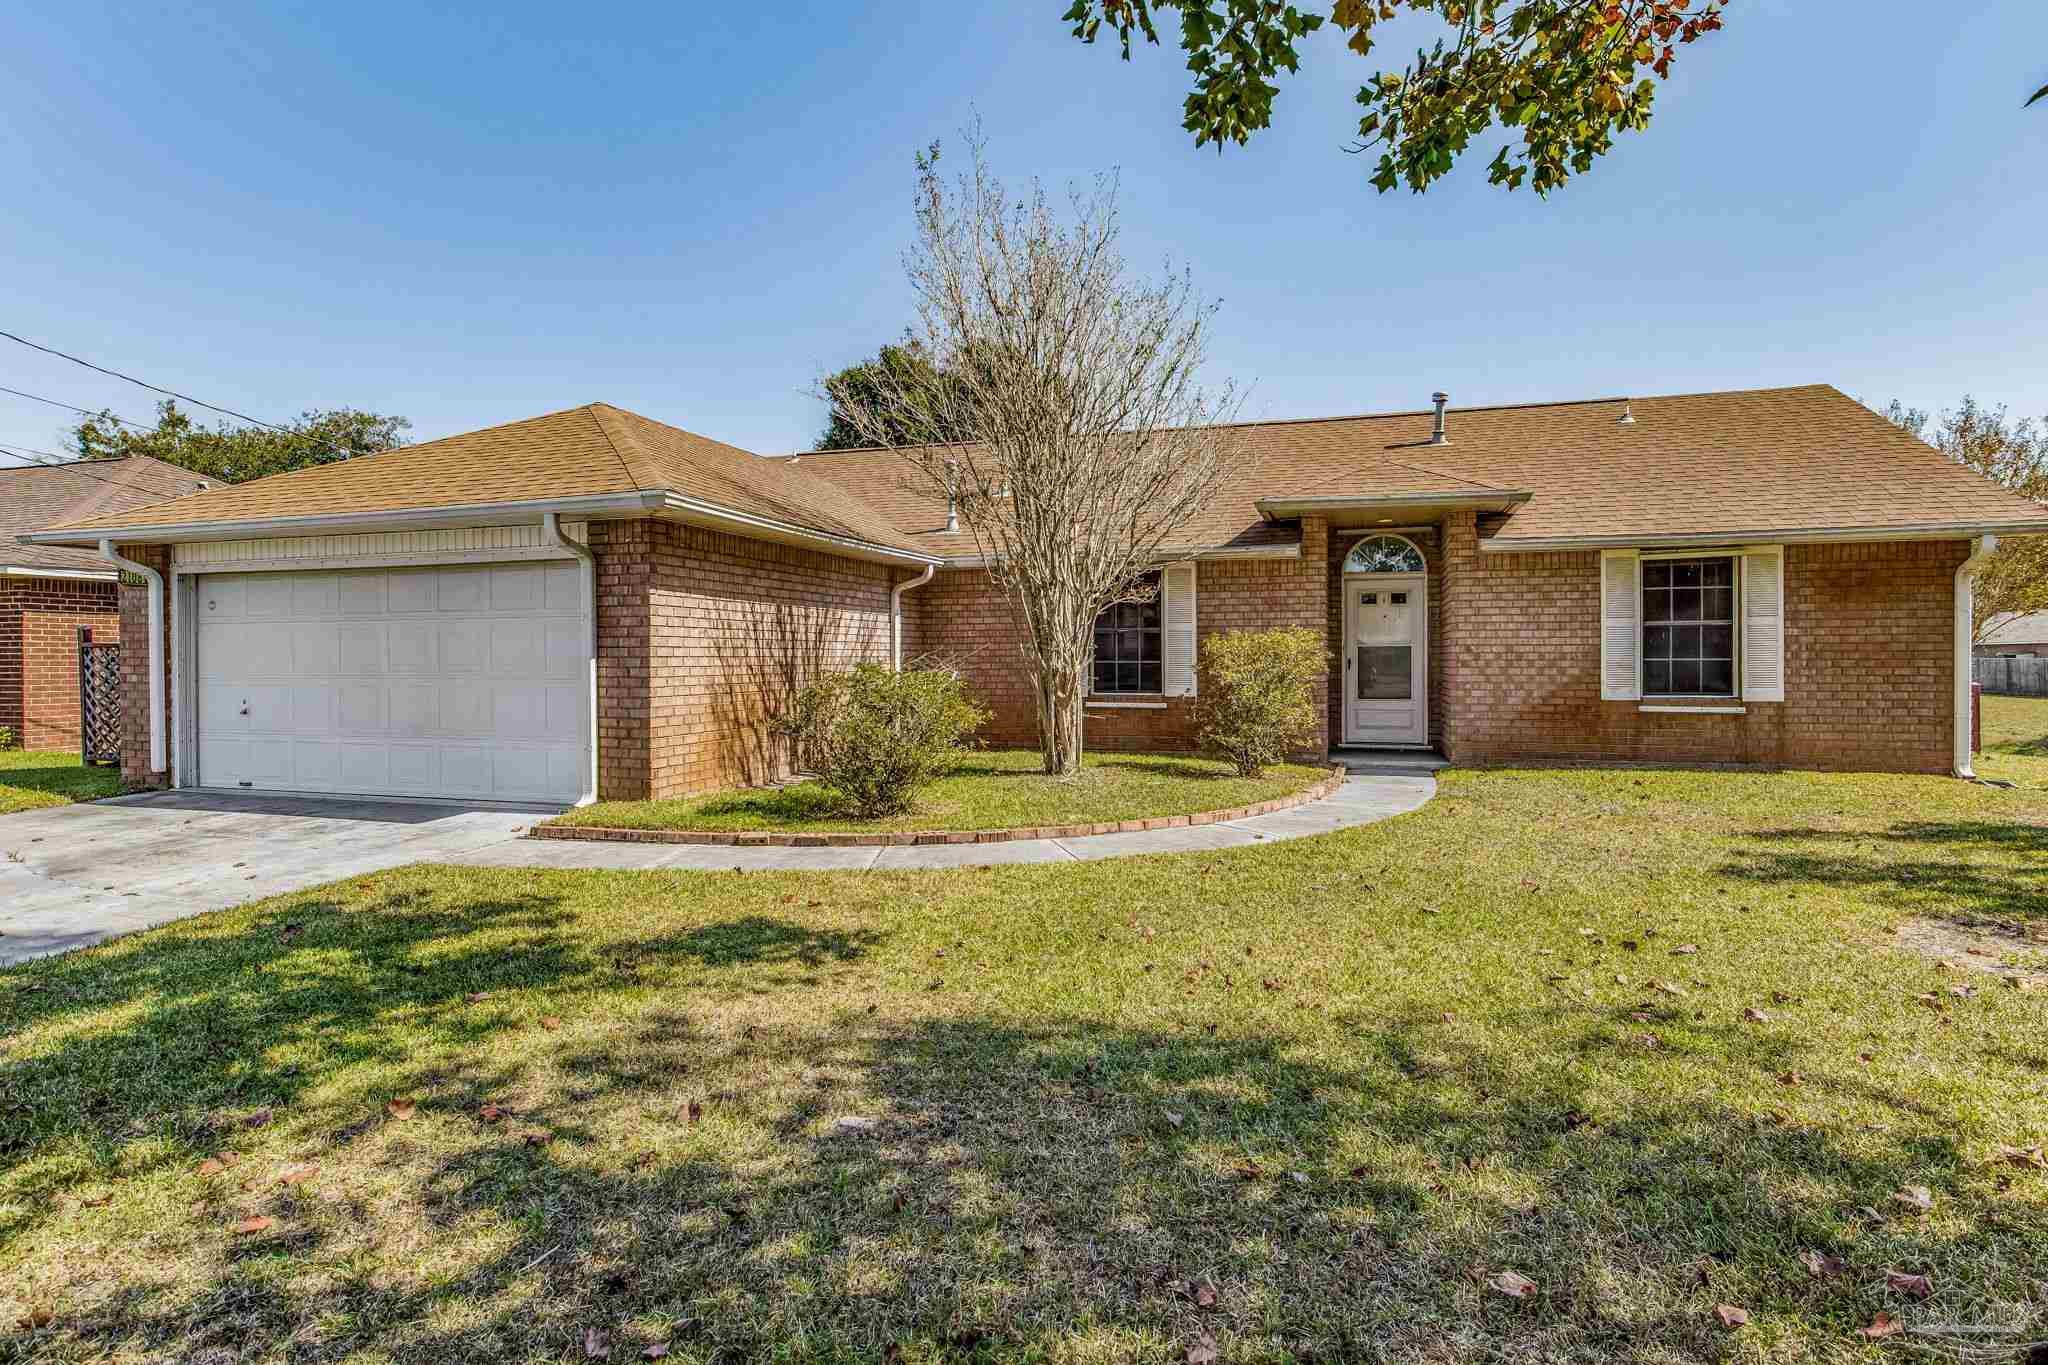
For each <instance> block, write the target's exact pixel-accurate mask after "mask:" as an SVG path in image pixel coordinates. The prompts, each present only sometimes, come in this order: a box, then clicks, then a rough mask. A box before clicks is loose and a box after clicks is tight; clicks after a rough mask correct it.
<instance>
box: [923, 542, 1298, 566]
mask: <svg viewBox="0 0 2048 1365" xmlns="http://www.w3.org/2000/svg"><path fill="white" fill-rule="evenodd" d="M1300 558H1301V546H1300V545H1299V544H1294V545H1205V546H1202V547H1200V548H1198V549H1191V550H1161V551H1160V552H1159V553H1158V554H1156V555H1154V556H1153V557H1152V562H1153V563H1154V564H1185V563H1186V562H1187V561H1188V560H1190V559H1300ZM989 563H990V560H989V558H988V556H987V555H956V556H954V557H953V558H951V559H941V560H940V561H939V567H940V568H942V569H986V568H987V567H988V566H989Z"/></svg>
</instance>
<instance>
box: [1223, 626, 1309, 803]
mask: <svg viewBox="0 0 2048 1365" xmlns="http://www.w3.org/2000/svg"><path fill="white" fill-rule="evenodd" d="M1328 669H1329V658H1328V656H1327V655H1326V653H1325V651H1324V645H1323V635H1322V632H1321V631H1318V630H1311V629H1309V628H1308V627H1306V626H1289V627H1286V628H1284V629H1276V630H1233V631H1226V632H1225V633H1223V634H1221V635H1212V636H1210V637H1209V638H1208V639H1207V640H1205V641H1203V643H1202V688H1201V701H1200V702H1199V703H1198V705H1197V710H1196V719H1197V724H1198V725H1199V727H1200V729H1199V732H1198V733H1199V737H1200V739H1201V743H1202V747H1203V748H1205V749H1207V750H1209V751H1210V752H1211V753H1215V754H1220V755H1222V756H1223V757H1224V758H1227V759H1229V760H1230V761H1231V762H1232V763H1234V764H1236V765H1237V770H1238V772H1240V773H1242V774H1244V775H1245V776H1246V777H1257V776H1258V775H1259V774H1260V773H1262V772H1264V771H1265V770H1266V769H1267V768H1269V767H1271V766H1272V765H1273V764H1275V763H1278V762H1280V761H1281V760H1282V759H1284V758H1286V757H1288V756H1289V755H1290V754H1294V753H1297V752H1299V751H1300V750H1302V749H1304V748H1309V747H1313V745H1314V743H1315V739H1316V736H1317V734H1318V733H1320V731H1321V726H1320V725H1319V724H1318V723H1317V722H1318V716H1319V713H1320V712H1321V710H1322V707H1323V679H1324V677H1325V676H1326V674H1327V671H1328Z"/></svg>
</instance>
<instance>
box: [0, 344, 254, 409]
mask: <svg viewBox="0 0 2048 1365" xmlns="http://www.w3.org/2000/svg"><path fill="white" fill-rule="evenodd" d="M0 337H6V338H7V339H8V340H9V341H13V342H18V343H20V344H21V345H23V346H26V347H28V348H29V349H30V350H32V351H41V352H42V353H43V354H44V355H53V356H56V357H57V358H58V359H59V360H68V361H70V362H71V363H72V364H74V365H83V366H85V368H87V369H88V370H96V371H98V372H99V373H100V374H104V375H108V376H110V377H112V378H115V379H123V380H126V381H127V382H128V383H130V384H136V385H140V386H141V387H142V388H145V389H148V390H149V391H150V392H152V393H161V394H166V395H168V396H169V397H172V398H182V399H184V400H185V401H186V402H187V403H190V404H192V405H193V406H195V407H201V408H205V409H207V410H208V411H210V412H218V413H224V414H225V415H227V416H229V417H233V418H235V419H236V420H238V421H243V422H253V423H254V424H255V425H257V426H259V427H267V428H269V429H270V430H271V431H286V430H288V428H285V427H281V426H279V425H278V424H277V423H275V422H266V421H264V420H263V419H262V418H261V417H251V416H250V415H249V414H248V413H246V412H236V411H235V410H234V409H233V408H224V407H221V406H220V405H219V404H216V403H209V402H206V401H205V400H204V399H200V398H194V397H193V396H192V395H191V394H189V393H179V392H178V391H177V390H176V389H167V388H164V387H163V386H162V385H160V384H152V383H150V382H149V381H148V380H146V379H137V378H136V377H135V376H134V375H132V374H122V373H121V372H120V371H119V370H110V369H108V368H107V367H106V366H104V365H95V364H93V363H92V362H91V361H90V360H81V359H79V358H78V357H77V356H75V355H71V354H68V353H67V352H64V351H60V350H58V349H57V348H56V347H54V346H45V345H43V344H42V343H41V342H36V341H30V340H29V339H28V338H27V337H19V336H16V335H15V334H14V333H12V332H0Z"/></svg>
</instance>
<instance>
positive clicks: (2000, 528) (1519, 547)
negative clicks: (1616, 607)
mask: <svg viewBox="0 0 2048 1365" xmlns="http://www.w3.org/2000/svg"><path fill="white" fill-rule="evenodd" d="M2044 534H2048V519H2036V520H2028V521H1990V522H1986V521H1971V522H1924V523H1920V524H1917V525H1908V526H1823V527H1796V528H1785V527H1779V528H1777V529H1770V528H1758V529H1750V530H1739V531H1688V532H1676V533H1671V534H1660V533H1657V532H1649V531H1637V532H1631V533H1629V534H1625V535H1611V536H1508V535H1505V534H1503V535H1495V536H1490V537H1485V538H1482V539H1481V540H1480V542H1479V548H1480V549H1481V550H1483V551H1485V552H1486V553H1488V554H1502V555H1511V554H1532V553H1538V552H1541V551H1545V550H1626V549H1638V548H1640V549H1650V548H1673V549H1682V548H1690V547H1693V546H1708V545H1713V546H1720V545H1821V544H1827V543H1829V542H1834V541H1892V540H1969V539H1971V538H1972V537H1975V536H2002V535H2044Z"/></svg>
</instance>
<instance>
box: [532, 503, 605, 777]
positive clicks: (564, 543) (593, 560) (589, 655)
mask: <svg viewBox="0 0 2048 1365" xmlns="http://www.w3.org/2000/svg"><path fill="white" fill-rule="evenodd" d="M540 525H541V530H542V531H544V532H545V533H546V534H547V537H548V539H550V540H552V541H554V542H555V544H557V545H559V546H561V547H562V548H563V549H565V550H567V551H568V552H569V553H570V554H572V555H575V556H576V561H577V563H578V564H579V565H580V566H581V567H582V575H581V576H582V580H583V626H584V631H583V652H584V655H585V665H584V666H585V669H586V676H585V678H584V700H585V705H584V716H583V723H584V726H585V727H586V728H585V731H584V732H585V733H586V734H588V735H589V736H590V767H589V770H588V771H587V772H585V773H584V775H583V779H584V780H583V795H582V796H581V797H580V798H579V799H578V800H577V802H576V804H577V805H579V806H587V805H590V804H591V803H592V802H594V801H596V800H597V556H596V555H593V554H592V553H591V552H590V547H589V546H588V545H585V544H583V543H582V542H580V541H575V540H571V539H570V538H569V537H568V536H567V535H565V534H563V532H562V519H561V517H560V516H559V515H558V514H556V513H554V512H543V513H541V514H540Z"/></svg>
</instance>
